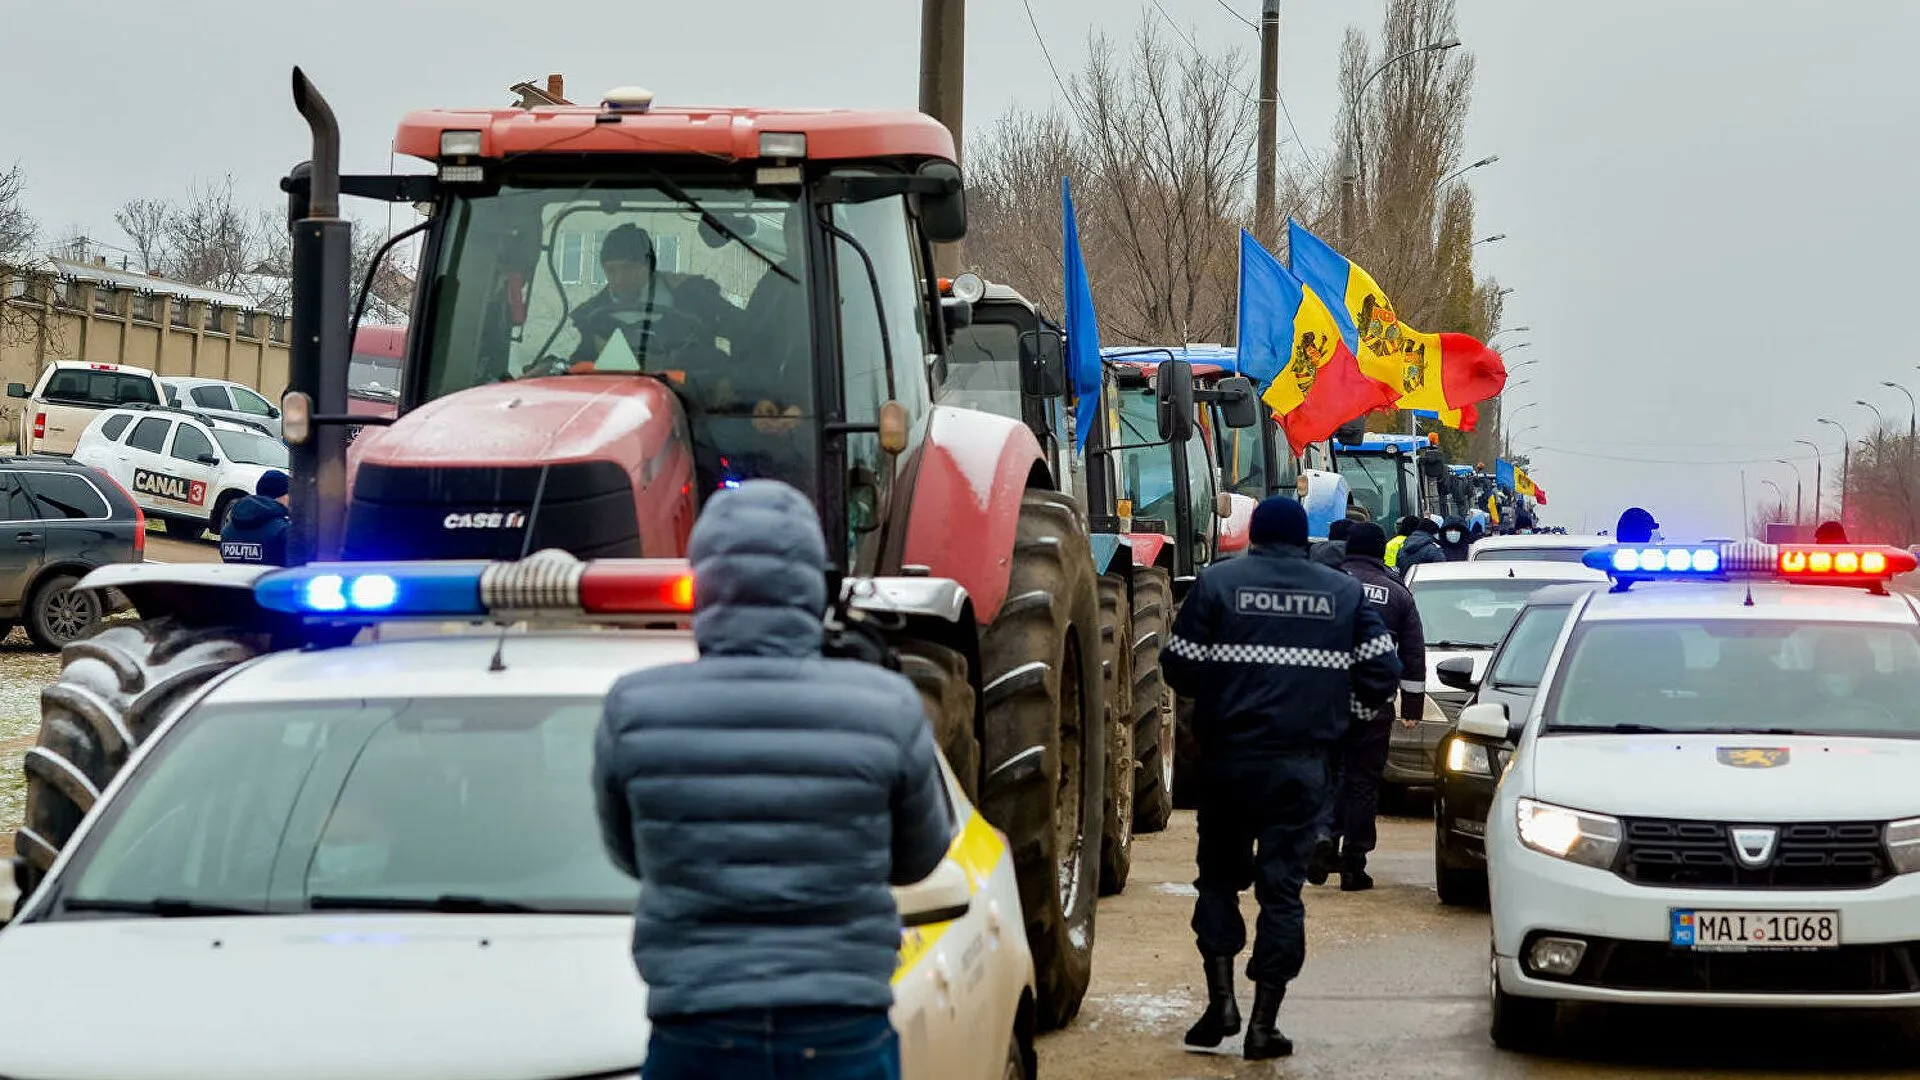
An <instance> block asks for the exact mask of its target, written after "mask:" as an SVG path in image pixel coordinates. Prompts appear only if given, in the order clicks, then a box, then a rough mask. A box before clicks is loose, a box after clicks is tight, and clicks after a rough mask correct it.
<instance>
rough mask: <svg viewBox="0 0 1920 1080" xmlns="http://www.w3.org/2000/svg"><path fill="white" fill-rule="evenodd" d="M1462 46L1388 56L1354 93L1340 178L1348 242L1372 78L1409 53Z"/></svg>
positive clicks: (1454, 42) (1455, 42)
mask: <svg viewBox="0 0 1920 1080" xmlns="http://www.w3.org/2000/svg"><path fill="white" fill-rule="evenodd" d="M1459 47H1460V39H1459V38H1448V39H1447V40H1445V41H1436V42H1432V43H1430V44H1427V45H1420V46H1417V47H1415V48H1411V49H1408V50H1407V51H1406V52H1403V53H1401V54H1400V55H1399V56H1394V57H1389V58H1388V59H1387V60H1386V61H1385V62H1383V63H1382V64H1381V65H1380V66H1379V67H1377V68H1374V69H1373V74H1371V75H1368V76H1367V78H1366V81H1364V82H1362V83H1361V84H1360V92H1359V93H1357V94H1355V95H1354V96H1353V101H1352V103H1351V104H1350V105H1349V107H1348V109H1347V112H1348V117H1347V120H1348V125H1347V126H1348V132H1347V168H1346V170H1345V172H1346V175H1345V176H1343V177H1341V184H1340V239H1341V240H1342V241H1344V242H1345V243H1347V244H1348V245H1351V244H1352V243H1353V242H1354V239H1355V237H1354V235H1353V233H1354V222H1353V211H1354V206H1353V188H1354V185H1355V183H1356V182H1358V180H1359V178H1360V177H1361V176H1364V175H1365V174H1366V171H1367V149H1366V146H1365V145H1364V144H1363V143H1362V142H1361V139H1360V110H1361V109H1362V108H1364V107H1365V105H1366V100H1367V90H1368V89H1369V88H1370V87H1372V86H1373V81H1374V80H1375V79H1378V78H1379V77H1380V76H1381V75H1382V74H1383V73H1385V71H1386V70H1387V69H1388V68H1390V67H1392V66H1393V65H1395V64H1397V63H1399V62H1400V61H1402V60H1405V59H1407V58H1408V57H1410V56H1418V55H1420V54H1421V53H1429V52H1445V51H1447V50H1448V49H1457V48H1459Z"/></svg>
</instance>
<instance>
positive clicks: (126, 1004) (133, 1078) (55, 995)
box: [0, 915, 648, 1080]
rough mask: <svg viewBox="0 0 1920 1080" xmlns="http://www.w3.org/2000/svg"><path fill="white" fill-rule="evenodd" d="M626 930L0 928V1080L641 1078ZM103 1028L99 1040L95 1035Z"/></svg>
mask: <svg viewBox="0 0 1920 1080" xmlns="http://www.w3.org/2000/svg"><path fill="white" fill-rule="evenodd" d="M632 932H633V920H632V919H631V918H627V917H622V916H605V915H567V916H560V915H556V916H546V915H518V916H463V915H412V916H404V915H400V916H381V917H367V916H344V915H343V916H319V915H311V916H310V915H293V916H261V917H252V918H236V919H157V918H156V919H148V918H139V919H112V920H107V919H101V920H84V921H62V922H51V923H28V924H24V925H20V926H15V927H12V928H11V929H9V930H7V931H6V932H4V933H0V980H4V981H5V982H6V983H7V984H8V985H10V986H13V987H16V988H19V989H20V990H22V991H23V992H20V993H12V994H9V995H8V1006H7V1012H8V1021H9V1023H10V1024H12V1025H13V1030H14V1031H16V1032H27V1033H31V1035H30V1037H11V1038H4V1039H0V1076H17V1077H31V1078H33V1080H69V1078H71V1080H79V1078H82V1077H101V1076H112V1077H117V1078H121V1080H241V1078H251V1080H321V1078H329V1080H359V1078H366V1080H373V1078H376V1077H378V1078H381V1080H411V1078H415V1077H420V1078H426V1077H446V1078H458V1080H552V1078H554V1077H569V1076H590V1075H596V1074H601V1073H607V1072H612V1071H615V1070H619V1069H632V1068H636V1067H637V1066H638V1065H639V1063H640V1061H641V1060H642V1059H643V1058H644V1057H645V1055H646V1047H647V1037H648V1026H647V1010H646V1005H647V1002H646V988H645V986H644V985H643V984H642V983H641V982H640V977H639V975H638V974H637V973H636V972H635V971H634V967H633V959H632V956H631V951H630V947H629V941H630V938H631V935H632ZM103 1025H104V1026H103Z"/></svg>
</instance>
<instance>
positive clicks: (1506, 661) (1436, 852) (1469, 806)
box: [1433, 582, 1605, 905]
mask: <svg viewBox="0 0 1920 1080" xmlns="http://www.w3.org/2000/svg"><path fill="white" fill-rule="evenodd" d="M1604 587H1605V586H1604V585H1602V584H1601V583H1598V582H1595V583H1592V584H1588V583H1580V584H1574V585H1549V586H1546V587H1545V588H1542V589H1538V590H1535V591H1534V592H1533V593H1532V594H1531V595H1529V596H1528V597H1527V603H1526V606H1525V607H1523V608H1521V609H1520V614H1519V615H1517V616H1515V618H1514V620H1513V625H1512V626H1510V627H1508V629H1507V632H1506V635H1505V636H1504V637H1502V638H1501V639H1500V645H1499V647H1498V648H1496V649H1495V650H1494V652H1493V655H1492V656H1491V657H1489V658H1488V659H1487V661H1486V669H1485V673H1484V674H1477V673H1476V672H1475V671H1474V667H1475V659H1474V658H1473V657H1468V656H1460V657H1455V658H1453V659H1451V660H1443V661H1441V662H1440V665H1439V667H1438V668H1437V669H1436V674H1438V676H1439V678H1440V681H1441V682H1442V683H1445V684H1446V685H1447V686H1450V687H1452V688H1453V689H1455V690H1458V691H1461V692H1463V693H1466V694H1470V695H1472V697H1471V699H1470V701H1469V702H1468V704H1479V703H1482V702H1485V703H1491V704H1500V705H1505V706H1506V707H1507V715H1508V716H1511V717H1515V718H1520V717H1524V716H1526V715H1527V712H1528V710H1530V709H1531V708H1532V707H1533V697H1534V694H1536V693H1537V692H1538V691H1539V688H1540V676H1541V674H1542V673H1544V672H1545V671H1546V668H1547V659H1548V658H1549V657H1550V656H1552V655H1553V646H1554V643H1555V642H1557V641H1558V640H1560V630H1561V628H1562V627H1563V626H1564V625H1565V623H1566V619H1567V612H1568V611H1569V610H1570V609H1571V608H1572V607H1573V604H1574V601H1576V600H1578V599H1579V598H1580V597H1581V596H1583V595H1585V594H1586V593H1588V592H1590V591H1592V590H1593V589H1596V588H1604ZM1456 718H1457V714H1456ZM1512 756H1513V744H1512V743H1508V742H1500V743H1490V742H1488V741H1487V740H1484V739H1476V738H1473V737H1471V736H1466V735H1462V734H1460V732H1459V731H1458V730H1453V731H1449V732H1447V734H1446V735H1445V736H1443V737H1442V738H1441V740H1440V744H1439V747H1438V752H1437V753H1436V754H1435V757H1434V787H1433V876H1434V881H1435V883H1436V885H1437V887H1438V888H1439V891H1440V902H1441V903H1443V904H1448V905H1457V904H1478V903H1484V902H1485V901H1486V897H1487V851H1486V846H1485V840H1484V838H1485V836H1486V829H1487V807H1488V806H1490V805H1492V803H1493V789H1494V787H1495V786H1496V785H1498V784H1499V782H1500V775H1501V774H1502V773H1503V772H1505V771H1506V768H1507V759H1508V758H1510V757H1512Z"/></svg>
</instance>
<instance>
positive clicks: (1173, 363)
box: [1155, 358, 1193, 442]
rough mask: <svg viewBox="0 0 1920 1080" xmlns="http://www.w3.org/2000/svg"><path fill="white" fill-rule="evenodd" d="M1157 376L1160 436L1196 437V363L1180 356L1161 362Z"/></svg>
mask: <svg viewBox="0 0 1920 1080" xmlns="http://www.w3.org/2000/svg"><path fill="white" fill-rule="evenodd" d="M1157 378H1158V380H1159V382H1158V385H1157V386H1156V387H1155V391H1156V394H1157V397H1158V402H1159V416H1158V419H1159V421H1160V437H1161V438H1162V439H1164V440H1166V441H1167V442H1185V441H1187V439H1189V438H1191V437H1192V436H1193V365H1192V364H1189V363H1187V362H1186V361H1185V360H1181V359H1178V358H1176V359H1173V360H1165V361H1162V362H1161V364H1160V371H1159V374H1158V376H1157Z"/></svg>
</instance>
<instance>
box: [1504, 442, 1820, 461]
mask: <svg viewBox="0 0 1920 1080" xmlns="http://www.w3.org/2000/svg"><path fill="white" fill-rule="evenodd" d="M1530 452H1531V453H1535V454H1538V453H1549V454H1565V455H1567V456H1568V457H1577V458H1593V459H1595V460H1598V461H1624V462H1630V463H1632V464H1636V465H1769V464H1772V463H1774V462H1776V461H1778V460H1780V459H1781V458H1782V457H1784V458H1786V459H1787V460H1789V461H1813V460H1816V456H1815V455H1812V454H1805V453H1801V454H1772V455H1769V456H1767V457H1757V458H1723V459H1720V460H1716V461H1701V460H1699V459H1698V458H1651V457H1629V456H1626V455H1623V454H1595V453H1591V452H1588V451H1585V450H1568V449H1566V448H1565V447H1561V446H1536V447H1534V448H1533V449H1532V451H1530Z"/></svg>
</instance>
